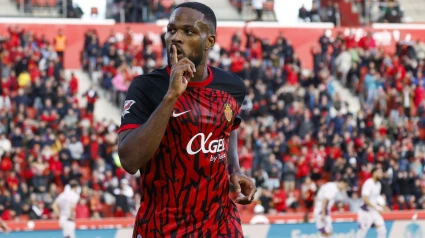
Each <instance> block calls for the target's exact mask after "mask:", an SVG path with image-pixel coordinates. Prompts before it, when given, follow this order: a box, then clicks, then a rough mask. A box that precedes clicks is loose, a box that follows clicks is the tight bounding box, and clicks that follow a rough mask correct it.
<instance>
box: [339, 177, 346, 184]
mask: <svg viewBox="0 0 425 238" xmlns="http://www.w3.org/2000/svg"><path fill="white" fill-rule="evenodd" d="M338 182H340V183H345V184H348V179H346V178H340V179H339V180H338Z"/></svg>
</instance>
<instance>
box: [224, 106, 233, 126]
mask: <svg viewBox="0 0 425 238" xmlns="http://www.w3.org/2000/svg"><path fill="white" fill-rule="evenodd" d="M224 116H225V117H226V120H227V121H228V122H231V121H232V116H233V111H232V106H231V105H230V104H228V103H226V104H224Z"/></svg>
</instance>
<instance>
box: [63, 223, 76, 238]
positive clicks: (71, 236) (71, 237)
mask: <svg viewBox="0 0 425 238" xmlns="http://www.w3.org/2000/svg"><path fill="white" fill-rule="evenodd" d="M59 226H60V228H62V233H63V237H64V238H75V222H74V221H69V220H61V221H59Z"/></svg>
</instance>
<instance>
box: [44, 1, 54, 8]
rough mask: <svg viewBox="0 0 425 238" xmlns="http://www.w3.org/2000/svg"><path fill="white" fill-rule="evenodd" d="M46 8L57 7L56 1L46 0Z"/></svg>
mask: <svg viewBox="0 0 425 238" xmlns="http://www.w3.org/2000/svg"><path fill="white" fill-rule="evenodd" d="M46 5H47V6H48V7H51V8H54V7H56V6H57V1H56V0H47V4H46Z"/></svg>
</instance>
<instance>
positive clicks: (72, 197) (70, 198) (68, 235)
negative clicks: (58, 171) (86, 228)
mask: <svg viewBox="0 0 425 238" xmlns="http://www.w3.org/2000/svg"><path fill="white" fill-rule="evenodd" d="M78 200H80V194H79V192H78V182H77V181H75V180H71V181H70V182H69V184H68V185H67V186H65V189H64V191H63V192H62V193H61V194H59V196H58V197H57V198H56V200H55V202H54V203H53V212H54V213H55V215H56V216H59V226H60V227H61V228H62V232H63V236H64V238H75V237H76V236H75V207H76V205H77V203H78Z"/></svg>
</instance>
